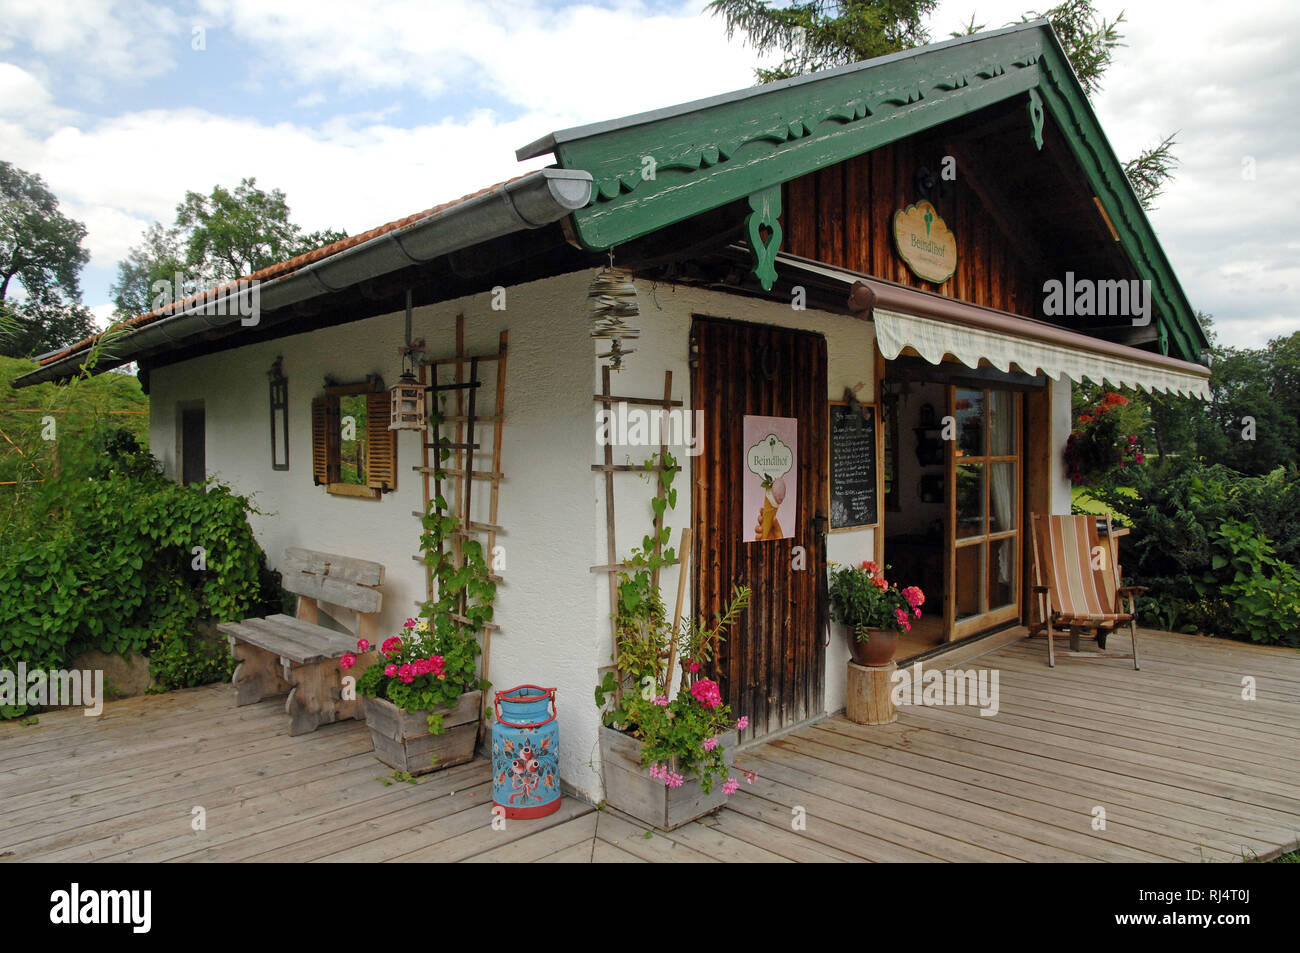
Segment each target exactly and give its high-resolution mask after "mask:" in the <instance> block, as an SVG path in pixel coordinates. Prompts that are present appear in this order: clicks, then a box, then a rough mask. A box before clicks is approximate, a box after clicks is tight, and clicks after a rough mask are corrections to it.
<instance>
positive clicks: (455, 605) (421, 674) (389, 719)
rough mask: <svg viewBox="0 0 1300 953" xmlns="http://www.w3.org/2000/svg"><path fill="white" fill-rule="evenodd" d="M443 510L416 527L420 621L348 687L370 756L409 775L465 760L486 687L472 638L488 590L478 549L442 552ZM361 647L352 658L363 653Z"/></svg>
mask: <svg viewBox="0 0 1300 953" xmlns="http://www.w3.org/2000/svg"><path fill="white" fill-rule="evenodd" d="M442 453H443V454H444V455H445V454H446V453H447V451H446V450H445V448H444V450H443V451H442ZM447 509H448V508H447V502H446V500H445V499H444V498H443V497H442V496H437V497H435V499H434V500H432V501H431V502H430V504H429V509H428V512H427V513H426V514H425V516H424V519H423V521H422V525H423V528H424V532H423V533H422V534H421V537H420V548H421V550H423V552H424V561H425V564H426V565H428V566H429V567H430V570H431V574H432V576H433V579H434V582H435V586H436V595H435V596H434V597H432V598H430V599H429V600H428V601H426V602H425V603H424V605H423V606H422V607H421V609H420V616H421V617H420V618H418V619H407V620H406V623H405V625H403V626H402V631H401V632H400V633H399V634H397V635H394V636H392V637H391V638H388V639H385V640H384V642H383V644H382V645H380V647H379V657H378V659H377V661H375V662H373V663H372V664H370V665H368V666H367V667H366V669H365V671H363V672H362V673H361V675H360V676H359V677H358V678H357V684H356V689H357V694H359V695H361V696H362V698H363V700H364V703H365V710H366V724H367V725H368V726H369V727H370V736H371V739H372V740H373V741H374V744H375V755H376V756H377V757H378V758H379V760H381V761H383V762H384V763H385V764H389V765H392V766H393V767H395V768H399V769H401V770H403V771H407V772H408V773H411V774H421V773H423V772H426V771H432V770H436V769H440V768H447V767H451V766H452V765H455V764H463V763H464V762H466V761H469V760H470V759H471V758H473V756H474V745H475V742H476V741H477V739H478V725H479V720H480V717H481V715H482V712H483V692H484V691H486V690H487V689H488V687H489V686H488V683H487V682H486V681H485V680H483V679H481V678H479V676H478V665H477V661H476V657H477V656H478V654H479V652H480V648H479V643H478V637H477V635H478V632H479V630H481V629H482V627H483V626H484V625H485V624H487V623H488V622H490V621H491V620H492V614H493V603H494V601H495V599H496V583H494V582H493V581H492V578H491V572H490V570H489V568H488V565H487V561H486V559H485V558H484V556H483V547H482V545H481V544H480V543H478V542H477V541H475V540H470V539H466V540H462V541H461V545H460V546H459V547H454V546H451V545H449V540H450V539H451V537H452V534H453V533H454V532H455V530H456V527H457V526H458V525H459V521H458V520H457V519H456V517H455V516H452V515H450V514H449V513H448V512H447ZM363 643H364V640H362V641H361V642H358V643H357V649H358V651H361V652H364V651H366V650H368V649H369V648H370V645H369V644H368V643H366V644H363ZM339 664H340V665H341V666H342V667H343V668H344V669H350V668H352V667H353V666H354V665H355V664H356V658H355V656H353V655H351V654H348V655H345V656H344V657H343V658H342V660H341V661H340V663H339Z"/></svg>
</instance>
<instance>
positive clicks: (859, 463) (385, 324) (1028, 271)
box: [18, 21, 1209, 799]
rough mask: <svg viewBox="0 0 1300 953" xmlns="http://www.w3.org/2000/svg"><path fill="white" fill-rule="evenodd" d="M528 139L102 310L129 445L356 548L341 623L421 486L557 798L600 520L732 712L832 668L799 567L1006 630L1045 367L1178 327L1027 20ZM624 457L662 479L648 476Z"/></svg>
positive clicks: (1125, 362) (1122, 192)
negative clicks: (168, 290) (395, 215)
mask: <svg viewBox="0 0 1300 953" xmlns="http://www.w3.org/2000/svg"><path fill="white" fill-rule="evenodd" d="M544 155H549V156H551V157H552V158H553V160H554V161H553V163H552V164H551V165H550V166H549V167H547V168H544V169H542V170H540V171H536V172H531V173H529V174H526V175H523V176H520V177H519V178H516V179H513V180H511V181H508V182H504V183H501V184H498V185H494V186H491V187H489V188H485V189H483V190H482V191H480V192H477V193H475V194H472V195H467V196H465V197H463V198H460V199H457V200H456V201H453V202H448V203H446V204H443V205H438V206H435V207H433V208H429V209H426V210H425V211H422V212H417V213H415V214H413V215H411V216H409V217H408V218H405V219H402V220H399V221H396V222H391V223H389V224H387V225H383V226H381V227H379V228H376V229H373V230H371V231H368V232H364V233H362V234H359V235H355V236H353V237H350V238H347V239H345V240H343V241H340V242H337V243H335V244H332V245H328V246H326V247H323V248H320V249H317V250H315V251H313V252H310V253H308V254H305V255H302V256H300V257H298V258H295V259H292V260H290V261H285V262H282V263H280V264H277V265H275V266H273V267H270V268H267V269H264V270H262V271H260V272H258V273H257V274H254V275H251V276H249V278H248V280H247V281H246V282H241V283H238V284H237V285H233V286H229V287H225V288H220V289H213V290H212V291H211V292H208V293H207V294H205V295H200V296H197V297H196V298H195V299H192V300H189V301H186V302H183V303H182V305H183V306H181V307H174V308H169V309H165V310H163V311H159V312H154V313H152V314H147V315H142V316H140V317H138V318H136V319H135V320H133V321H132V322H130V325H129V328H128V329H127V333H125V334H124V335H123V336H121V337H120V338H119V339H117V340H115V341H114V342H113V343H112V344H111V346H110V347H109V349H108V352H107V353H106V354H104V355H102V356H101V357H100V358H99V361H98V363H97V365H96V367H95V369H96V370H97V371H102V370H105V369H108V368H110V367H114V366H120V365H122V364H125V363H128V362H132V361H134V362H136V364H137V365H138V367H139V376H140V379H141V381H142V383H143V384H144V386H145V389H146V391H147V393H148V394H149V399H150V406H151V432H150V437H151V444H152V448H153V451H154V453H155V454H156V455H157V456H158V457H159V458H160V459H161V460H162V461H163V463H164V465H165V467H166V468H167V471H168V473H169V474H171V475H173V476H174V477H175V479H177V480H185V481H198V480H202V479H204V478H207V477H216V478H219V479H221V480H223V481H225V482H227V483H229V484H230V485H232V486H233V487H234V488H235V490H236V491H237V492H239V493H244V494H250V495H252V496H253V497H254V499H255V502H256V505H257V507H258V508H259V510H260V514H259V515H257V516H256V517H255V518H254V519H255V523H254V528H255V530H256V532H257V535H258V538H259V539H260V540H261V543H262V545H263V547H264V548H265V550H266V552H267V554H268V556H269V557H270V559H271V561H272V563H273V564H277V561H278V560H279V559H281V558H282V556H283V554H284V552H285V550H286V548H287V547H304V548H310V549H315V550H323V551H327V552H342V553H346V554H348V555H349V556H353V557H357V558H359V559H365V560H371V561H374V562H379V563H382V564H383V565H384V566H385V567H386V577H385V582H384V608H383V613H382V616H381V619H380V626H379V630H380V633H381V636H382V635H383V634H393V633H395V632H396V631H397V630H398V629H399V627H400V626H401V625H402V622H403V620H404V619H405V618H406V617H407V616H410V615H413V614H415V613H416V612H417V606H418V605H420V604H421V603H422V602H423V601H424V600H425V599H426V598H427V597H428V594H429V593H428V587H429V585H430V582H431V581H430V578H429V576H428V574H427V572H426V568H425V567H424V565H423V563H422V561H421V559H420V556H419V548H418V547H419V540H420V535H421V522H420V518H421V516H422V514H424V513H425V512H426V511H427V508H428V506H429V503H430V500H432V499H435V498H436V497H437V496H438V495H440V494H441V495H442V496H444V497H445V498H446V499H447V500H448V504H449V507H450V508H451V509H452V510H453V511H454V512H455V513H457V514H458V515H459V516H460V517H461V519H462V523H461V528H462V531H463V533H464V534H465V537H466V538H474V539H476V540H478V541H479V542H480V543H481V544H482V545H483V546H484V551H485V552H486V553H488V554H489V555H490V559H491V566H492V572H493V574H494V575H495V576H496V577H497V578H498V579H499V582H500V586H499V594H498V597H497V603H496V612H495V619H494V621H493V623H492V624H491V626H490V627H488V628H485V629H484V631H483V632H482V639H483V644H484V648H485V651H484V654H483V655H482V656H481V659H482V664H483V666H484V668H485V672H484V674H485V675H486V677H487V678H488V679H489V680H490V681H491V682H492V683H493V684H494V685H496V686H498V687H506V686H510V685H515V684H520V683H531V684H536V685H545V686H548V687H549V686H554V687H556V688H557V689H558V703H559V704H558V707H559V720H560V726H561V737H562V739H563V740H562V752H563V764H562V774H563V778H564V780H565V781H566V782H567V783H568V784H569V785H570V786H571V787H572V788H573V789H574V790H576V791H578V792H579V793H581V794H583V795H585V796H587V797H590V798H593V799H598V798H599V797H600V796H601V793H602V792H601V772H600V764H599V758H600V755H599V748H598V745H597V728H598V725H599V723H600V719H599V714H598V712H597V710H596V708H595V706H594V705H593V702H592V689H593V686H594V685H595V684H596V683H597V682H598V681H599V678H600V672H601V671H602V669H603V668H605V667H607V666H608V665H609V663H610V657H611V651H612V646H611V606H612V603H611V598H612V596H614V594H615V586H616V580H617V573H618V570H619V567H620V566H621V564H622V563H623V562H624V561H625V560H626V559H627V558H628V556H629V554H630V553H631V552H632V550H634V549H637V548H641V547H643V546H645V545H647V544H648V545H649V546H650V548H652V549H653V548H657V549H658V550H659V552H660V553H661V554H663V553H666V552H667V550H669V549H673V550H674V552H673V553H672V556H673V557H674V558H673V559H672V560H671V561H670V564H669V565H666V566H665V567H664V568H663V569H662V570H661V574H660V580H659V582H660V586H661V588H662V590H663V592H664V593H665V594H666V597H667V599H668V600H669V602H670V603H671V601H672V598H673V596H674V595H675V594H676V592H677V589H678V584H679V578H678V577H679V573H680V572H681V571H682V569H683V567H685V573H686V578H685V579H684V580H683V581H682V582H683V585H684V603H685V606H684V611H685V612H686V613H694V614H697V615H705V616H710V615H712V614H713V613H715V612H717V611H718V610H719V609H720V608H721V607H722V606H723V605H724V604H725V603H726V602H727V600H728V598H729V595H730V593H731V591H732V589H733V587H735V586H748V587H749V588H750V590H751V591H752V596H751V600H750V603H749V606H748V609H747V610H746V611H745V613H744V614H743V616H742V617H741V619H740V621H739V622H738V623H737V625H736V626H735V628H734V629H733V630H732V631H731V633H730V635H729V636H728V638H727V641H726V642H725V643H724V644H723V645H722V646H721V648H720V651H719V654H718V657H717V659H716V661H715V663H714V672H713V673H712V674H713V677H715V678H716V680H717V681H718V682H719V684H720V685H721V688H722V692H723V697H724V700H725V701H726V702H727V703H729V704H730V706H731V708H732V711H733V712H734V713H735V714H736V715H747V716H748V719H749V723H748V728H747V729H746V730H745V731H744V733H743V735H742V740H750V739H753V738H759V737H764V736H768V735H771V734H772V733H774V732H778V731H782V730H784V729H787V728H789V727H791V726H793V725H797V724H799V723H801V722H805V721H808V720H810V719H815V718H818V717H821V716H823V715H825V714H826V713H828V712H833V711H835V710H837V709H839V708H842V707H843V706H844V704H845V671H846V665H845V663H846V660H847V658H848V642H847V638H846V636H845V634H844V633H843V632H842V631H840V630H839V627H838V626H837V625H835V624H834V623H832V622H831V621H830V619H829V610H828V599H827V567H828V565H829V564H832V563H850V562H851V563H860V562H862V561H864V560H874V561H875V562H877V563H879V564H880V565H882V566H884V565H887V566H889V567H891V568H890V570H889V571H890V575H891V577H893V578H897V579H898V580H899V581H901V582H902V583H904V584H907V585H917V586H920V587H921V588H922V589H923V590H924V591H925V593H926V596H927V601H926V605H925V609H926V614H925V617H924V618H923V619H922V620H920V621H919V622H918V623H917V625H915V626H914V627H913V629H912V631H911V632H910V633H908V634H907V635H906V637H905V638H904V644H903V646H902V647H901V648H900V650H899V653H898V657H899V658H900V659H903V658H909V657H915V656H918V655H926V657H930V656H938V655H941V654H942V653H943V652H945V651H953V650H955V649H957V648H961V647H964V648H965V649H966V650H969V649H970V646H972V645H975V644H976V643H975V642H973V641H972V640H980V639H983V640H991V641H989V642H988V643H987V645H988V646H989V647H992V646H993V645H995V644H1001V642H1000V641H999V640H1002V641H1006V640H1010V639H1015V638H1019V637H1021V636H1022V635H1023V634H1024V628H1023V626H1024V625H1026V624H1029V623H1031V622H1032V621H1033V619H1032V613H1033V612H1034V608H1033V600H1032V599H1031V598H1030V584H1029V581H1028V580H1029V573H1030V567H1031V563H1032V556H1031V550H1030V548H1029V536H1028V533H1027V529H1026V527H1027V525H1028V523H1029V516H1030V514H1032V513H1068V512H1069V510H1070V484H1069V480H1068V477H1067V473H1066V471H1065V464H1064V462H1063V450H1064V447H1065V443H1066V439H1067V437H1068V435H1069V433H1070V430H1071V410H1070V394H1071V387H1072V384H1073V383H1075V382H1081V381H1084V380H1090V381H1095V382H1103V381H1104V382H1106V383H1108V384H1109V385H1111V386H1128V387H1140V388H1144V389H1147V390H1153V391H1162V392H1171V393H1179V394H1190V395H1198V396H1204V395H1206V393H1207V390H1208V376H1209V372H1208V370H1207V368H1205V367H1204V366H1202V364H1200V363H1198V361H1199V360H1200V356H1201V352H1202V350H1203V349H1204V348H1205V346H1206V339H1205V335H1204V332H1203V331H1202V329H1201V327H1200V326H1199V325H1198V323H1197V320H1196V317H1195V314H1194V312H1193V310H1192V308H1191V306H1190V305H1189V304H1188V301H1187V299H1186V297H1185V295H1184V294H1183V291H1182V289H1181V288H1180V286H1179V283H1178V279H1177V277H1176V275H1175V274H1174V271H1173V269H1172V268H1171V266H1170V263H1169V261H1168V259H1167V258H1166V256H1165V254H1164V252H1163V251H1162V250H1161V247H1160V243H1159V241H1158V240H1157V238H1156V236H1155V234H1154V232H1153V231H1152V228H1151V224H1150V222H1149V221H1148V219H1147V217H1146V215H1145V214H1144V212H1143V210H1142V207H1141V205H1140V203H1139V202H1138V200H1137V198H1136V197H1135V195H1134V193H1133V190H1132V188H1131V187H1130V185H1129V183H1128V180H1127V179H1126V177H1125V175H1124V172H1123V169H1122V166H1121V164H1120V162H1119V161H1118V160H1117V159H1116V156H1115V154H1114V152H1113V150H1112V149H1111V147H1110V145H1109V144H1108V142H1107V140H1106V137H1105V135H1104V134H1103V132H1102V130H1101V128H1100V126H1099V125H1098V122H1097V118H1096V116H1095V115H1094V113H1093V111H1092V109H1091V108H1090V106H1089V104H1088V101H1087V99H1086V97H1085V96H1084V93H1083V91H1082V89H1081V88H1080V86H1079V84H1078V82H1077V80H1076V79H1075V77H1074V75H1073V73H1072V71H1071V69H1070V66H1069V64H1068V62H1067V60H1066V58H1065V55H1064V53H1063V52H1062V49H1061V46H1060V44H1059V42H1058V40H1057V38H1056V37H1055V36H1054V34H1053V33H1052V30H1051V28H1050V27H1049V26H1048V25H1047V24H1046V23H1045V22H1042V21H1039V22H1034V23H1027V24H1024V25H1018V26H1015V27H1009V28H1007V29H1004V30H998V31H994V32H989V33H983V34H979V35H976V36H971V37H965V38H962V39H958V40H952V41H950V42H945V43H937V44H934V45H931V46H927V47H923V48H920V49H916V50H909V51H906V52H903V53H898V54H895V55H891V56H886V57H881V58H879V59H875V60H871V61H868V62H864V63H858V64H854V65H852V66H846V67H843V68H839V69H833V70H829V71H826V72H821V73H816V74H813V75H809V76H805V77H800V78H798V79H793V80H788V81H784V82H780V83H774V84H771V85H768V86H761V87H754V88H749V89H744V90H740V91H737V92H733V93H726V94H723V95H718V96H713V97H711V98H707V99H701V100H698V101H696V102H690V103H685V104H682V105H677V106H669V107H667V108H664V109H661V110H657V111H654V112H649V113H643V114H640V115H635V116H628V117H625V118H621V119H614V120H611V121H608V122H602V123H597V124H594V125H590V126H583V127H580V128H575V129H566V130H561V131H558V132H553V133H551V134H550V135H546V136H543V137H542V138H540V139H538V140H537V141H535V142H533V143H531V144H529V145H527V146H525V147H523V148H521V149H520V150H519V151H518V158H519V159H521V160H524V159H531V158H534V157H537V156H544ZM94 344H95V342H93V341H86V342H82V343H81V344H79V345H77V346H75V347H72V348H69V349H67V350H65V351H62V352H59V353H54V354H49V355H45V356H44V357H43V358H42V359H41V361H40V365H41V366H40V368H39V369H38V370H36V371H34V372H32V373H31V374H29V375H27V376H26V377H25V378H23V379H22V380H21V381H19V382H18V383H19V386H22V385H26V384H31V383H35V382H38V381H44V380H52V379H59V378H62V377H66V376H67V375H70V374H72V373H74V372H75V371H76V370H77V369H78V368H79V367H80V366H81V363H82V362H83V361H84V360H85V359H86V357H87V354H88V353H90V349H91V348H92V347H93V346H94ZM404 385H405V389H404ZM435 424H436V427H437V433H436V434H435V433H434V425H435ZM443 438H450V446H449V449H450V452H451V456H450V458H449V459H448V460H447V461H446V462H444V463H443V467H444V470H443V475H444V477H445V478H444V479H439V478H438V467H437V466H435V464H436V463H437V462H438V461H437V460H435V459H433V458H432V457H433V456H436V453H437V451H436V450H431V445H433V446H436V445H437V443H438V441H439V440H441V439H443ZM647 463H648V464H649V468H650V469H649V470H647ZM664 466H671V467H675V468H677V469H674V470H672V472H673V473H674V474H675V477H674V479H673V481H672V487H673V488H674V490H676V491H679V492H678V493H677V494H676V495H675V499H665V502H661V503H652V502H651V501H652V499H653V498H655V497H656V495H658V494H660V483H659V481H658V480H657V479H656V478H655V477H656V475H657V474H658V473H659V471H660V469H661V468H663V467H664ZM663 496H664V497H667V496H668V495H667V494H663ZM670 504H675V505H670ZM657 514H661V516H659V517H658V519H659V522H658V523H655V520H656V518H657ZM652 526H654V527H656V531H657V530H661V529H665V528H666V529H667V533H665V534H663V535H662V536H657V537H655V538H653V539H650V540H647V539H646V537H647V536H648V535H650V534H651V533H652ZM683 530H689V531H690V532H689V541H688V542H687V545H686V547H685V548H684V549H682V548H681V547H680V543H681V540H682V539H683V536H682V531H683ZM665 539H666V540H667V542H666V543H665V542H664V540H665ZM329 611H331V610H330V609H329V607H328V606H322V612H323V614H324V613H325V612H329ZM337 615H338V618H339V619H340V621H347V619H346V615H347V613H346V610H341V609H340V610H337Z"/></svg>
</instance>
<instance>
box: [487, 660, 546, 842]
mask: <svg viewBox="0 0 1300 953" xmlns="http://www.w3.org/2000/svg"><path fill="white" fill-rule="evenodd" d="M495 708H496V721H494V722H493V724H492V803H493V804H496V805H498V806H500V807H503V808H505V816H506V817H523V818H527V817H545V816H546V815H547V814H553V813H555V812H556V811H558V810H559V809H560V724H559V722H558V721H556V720H555V689H553V688H540V687H538V686H537V685H520V686H519V687H518V688H512V689H510V690H509V691H501V692H497V693H496V701H495Z"/></svg>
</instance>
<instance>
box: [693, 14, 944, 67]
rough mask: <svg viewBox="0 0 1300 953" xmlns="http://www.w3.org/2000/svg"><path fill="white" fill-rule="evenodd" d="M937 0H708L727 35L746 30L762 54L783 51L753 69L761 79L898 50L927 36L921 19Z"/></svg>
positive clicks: (911, 45) (922, 43)
mask: <svg viewBox="0 0 1300 953" xmlns="http://www.w3.org/2000/svg"><path fill="white" fill-rule="evenodd" d="M936 6H938V0H803V2H795V3H792V4H790V5H789V6H788V7H781V8H776V7H773V6H771V4H770V0H712V2H711V3H710V4H709V5H708V7H706V8H705V9H707V10H709V11H710V12H712V13H713V15H714V16H721V17H722V18H723V19H724V20H725V22H726V26H727V39H731V38H732V37H733V36H734V35H735V34H736V33H737V32H738V31H739V32H742V33H744V34H746V36H747V38H748V40H749V43H750V45H751V46H753V47H754V50H755V52H757V53H758V54H759V55H760V56H762V55H766V54H767V53H771V52H773V51H780V52H783V53H785V54H786V58H785V60H783V61H782V63H781V64H780V65H779V66H777V67H775V68H773V69H763V68H759V69H756V70H755V71H754V72H755V74H756V75H757V76H758V81H759V82H760V83H771V82H774V81H775V80H779V79H787V78H789V77H791V76H800V75H802V74H804V73H811V72H813V71H815V70H820V69H829V68H831V67H833V66H843V65H845V64H846V63H856V62H858V61H859V60H867V59H871V58H872V57H873V56H884V55H885V54H887V53H897V52H898V51H899V50H906V49H910V48H911V47H914V46H923V45H924V44H926V43H928V42H929V41H930V36H929V34H928V33H927V32H926V31H925V28H924V27H922V25H921V20H922V18H923V17H925V16H926V15H928V14H929V13H931V12H933V11H934V8H935V7H936Z"/></svg>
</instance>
